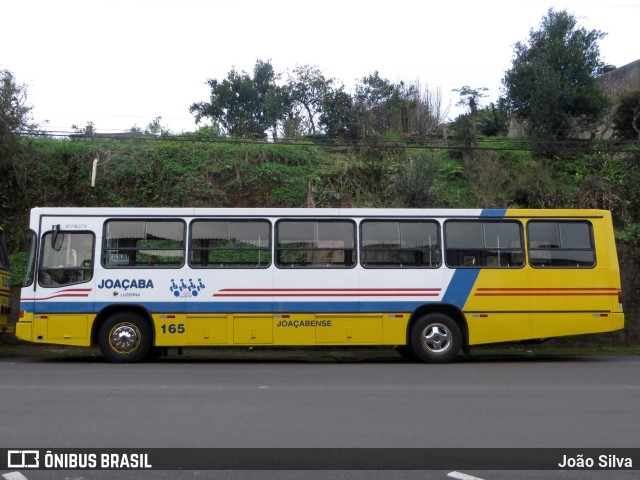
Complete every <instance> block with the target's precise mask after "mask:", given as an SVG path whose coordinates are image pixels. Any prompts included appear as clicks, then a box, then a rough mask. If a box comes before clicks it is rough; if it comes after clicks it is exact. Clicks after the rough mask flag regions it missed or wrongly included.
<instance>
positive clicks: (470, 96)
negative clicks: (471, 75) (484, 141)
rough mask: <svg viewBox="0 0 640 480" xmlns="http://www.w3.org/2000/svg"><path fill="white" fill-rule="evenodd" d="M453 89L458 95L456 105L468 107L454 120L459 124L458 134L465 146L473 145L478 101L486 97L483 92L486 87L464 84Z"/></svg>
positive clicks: (475, 140) (476, 126)
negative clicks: (472, 86) (466, 110)
mask: <svg viewBox="0 0 640 480" xmlns="http://www.w3.org/2000/svg"><path fill="white" fill-rule="evenodd" d="M453 91H454V92H458V94H459V95H460V100H458V103H456V105H457V106H458V107H468V108H469V112H468V113H467V114H466V115H462V116H461V118H459V119H458V120H457V121H456V123H457V124H458V125H459V129H460V135H461V136H462V138H463V141H464V143H465V146H466V147H475V146H476V143H477V139H478V107H479V106H480V101H481V100H482V99H483V98H484V97H486V94H485V93H484V92H486V91H487V88H485V87H480V88H471V87H469V86H468V85H465V86H464V87H462V88H454V89H453Z"/></svg>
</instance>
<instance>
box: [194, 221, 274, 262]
mask: <svg viewBox="0 0 640 480" xmlns="http://www.w3.org/2000/svg"><path fill="white" fill-rule="evenodd" d="M189 264H190V265H191V266H192V267H195V268H267V267H268V266H269V265H270V264H271V225H270V223H269V222H268V221H266V220H195V221H194V222H193V223H192V224H191V248H190V254H189Z"/></svg>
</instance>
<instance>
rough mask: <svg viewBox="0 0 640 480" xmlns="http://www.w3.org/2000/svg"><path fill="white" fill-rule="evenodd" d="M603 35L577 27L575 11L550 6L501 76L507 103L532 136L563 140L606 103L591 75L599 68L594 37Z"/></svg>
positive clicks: (589, 124) (592, 120) (594, 118)
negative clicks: (556, 9) (555, 8)
mask: <svg viewBox="0 0 640 480" xmlns="http://www.w3.org/2000/svg"><path fill="white" fill-rule="evenodd" d="M604 36H605V34H604V33H602V32H600V31H599V30H590V31H588V30H586V29H584V28H581V27H578V26H577V21H576V18H575V17H574V16H572V15H571V14H569V13H567V12H566V11H560V12H556V11H554V10H553V9H550V10H549V11H548V12H547V15H546V16H545V17H544V18H543V19H542V23H541V25H540V28H539V29H538V30H533V29H532V30H531V31H530V33H529V41H528V42H527V43H522V42H518V43H516V45H515V49H514V53H515V58H514V60H513V64H512V67H511V69H510V70H508V71H507V72H506V73H505V76H504V78H503V80H502V83H503V86H504V88H505V91H506V100H507V104H508V107H509V109H510V111H511V112H512V113H514V114H515V116H516V118H518V119H519V120H520V121H522V122H524V125H525V131H526V132H527V134H528V135H529V136H531V137H532V138H533V139H534V140H539V141H557V140H560V141H562V140H565V139H567V138H569V137H571V136H572V135H574V134H576V133H582V132H584V131H586V130H588V129H590V128H593V127H594V126H595V125H597V124H598V122H599V121H600V120H601V119H602V117H603V114H604V113H605V110H606V108H607V105H608V100H607V98H606V97H605V96H604V94H603V92H602V91H601V89H600V87H599V86H598V84H597V83H596V80H595V78H596V76H597V75H599V74H600V73H601V71H602V67H603V65H604V64H603V62H602V61H601V59H600V50H599V48H598V43H597V42H598V41H599V40H601V39H602V38H604Z"/></svg>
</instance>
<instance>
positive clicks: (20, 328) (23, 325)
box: [16, 321, 33, 342]
mask: <svg viewBox="0 0 640 480" xmlns="http://www.w3.org/2000/svg"><path fill="white" fill-rule="evenodd" d="M32 325H33V323H31V322H23V321H19V322H18V323H16V337H18V338H19V339H20V340H27V341H28V342H33V328H32Z"/></svg>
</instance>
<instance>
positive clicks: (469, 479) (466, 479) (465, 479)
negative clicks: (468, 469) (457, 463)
mask: <svg viewBox="0 0 640 480" xmlns="http://www.w3.org/2000/svg"><path fill="white" fill-rule="evenodd" d="M447 477H451V478H456V479H458V480H482V479H481V478H480V477H474V476H472V475H467V474H466V473H461V472H449V473H447Z"/></svg>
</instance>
